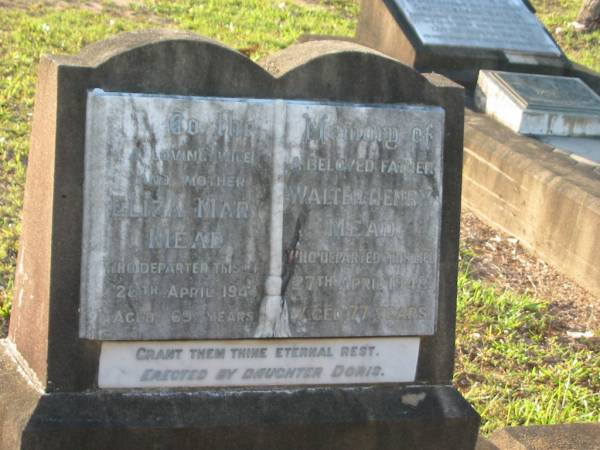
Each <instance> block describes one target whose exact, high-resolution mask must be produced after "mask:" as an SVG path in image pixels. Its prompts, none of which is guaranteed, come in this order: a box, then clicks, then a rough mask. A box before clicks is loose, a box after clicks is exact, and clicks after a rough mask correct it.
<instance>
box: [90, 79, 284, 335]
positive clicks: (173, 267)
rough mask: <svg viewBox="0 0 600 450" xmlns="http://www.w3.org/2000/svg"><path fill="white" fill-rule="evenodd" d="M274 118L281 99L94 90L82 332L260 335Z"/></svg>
mask: <svg viewBox="0 0 600 450" xmlns="http://www.w3.org/2000/svg"><path fill="white" fill-rule="evenodd" d="M273 120H274V110H273V109H272V108H271V102H261V101H253V100H244V99H203V98H194V97H187V98H186V97H167V96H164V97H161V96H150V95H135V94H111V93H104V92H102V91H98V90H96V91H93V92H91V93H90V94H89V96H88V113H87V136H86V165H85V197H84V226H83V256H82V289H81V301H82V308H81V331H80V334H81V336H82V337H87V338H91V339H101V340H104V339H110V340H112V339H177V338H193V337H198V338H238V337H248V336H252V334H253V332H254V328H255V326H256V319H257V311H258V302H259V301H260V298H261V297H262V286H263V283H264V279H265V277H266V272H265V271H266V269H267V262H268V256H269V245H268V244H269V242H268V227H267V226H265V224H267V223H268V217H269V213H270V208H269V202H268V199H269V196H270V189H271V171H272V168H271V151H272V148H273V134H272V130H273V128H274V126H273Z"/></svg>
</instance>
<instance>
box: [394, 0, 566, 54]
mask: <svg viewBox="0 0 600 450" xmlns="http://www.w3.org/2000/svg"><path fill="white" fill-rule="evenodd" d="M394 1H395V2H396V4H397V5H398V7H399V8H400V11H401V12H402V13H403V14H404V16H405V17H406V19H407V20H408V22H409V23H410V24H411V25H412V26H413V28H414V30H415V32H416V33H417V35H418V37H419V39H420V40H421V42H422V43H423V44H425V45H435V46H445V47H468V48H476V49H486V50H496V49H499V50H504V51H505V52H506V53H507V54H508V55H507V56H509V59H511V60H514V59H515V58H518V56H517V55H513V52H516V53H526V54H527V53H531V54H537V55H546V56H560V54H561V52H560V50H559V48H558V47H557V46H556V44H555V43H554V42H553V41H552V39H551V38H550V36H549V35H548V34H547V33H546V31H545V29H544V27H543V25H542V24H541V23H540V21H539V20H538V19H537V17H536V16H535V14H533V13H532V12H531V11H530V10H529V9H527V7H526V6H525V4H524V3H523V1H522V0H452V1H447V0H394ZM520 62H530V61H520Z"/></svg>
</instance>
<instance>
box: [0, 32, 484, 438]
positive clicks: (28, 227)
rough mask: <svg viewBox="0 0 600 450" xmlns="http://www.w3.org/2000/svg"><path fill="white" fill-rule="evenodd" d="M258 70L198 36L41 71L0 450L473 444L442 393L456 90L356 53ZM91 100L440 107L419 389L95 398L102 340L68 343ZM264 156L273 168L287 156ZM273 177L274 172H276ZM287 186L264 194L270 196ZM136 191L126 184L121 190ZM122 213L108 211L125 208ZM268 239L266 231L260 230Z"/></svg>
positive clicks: (313, 49)
mask: <svg viewBox="0 0 600 450" xmlns="http://www.w3.org/2000/svg"><path fill="white" fill-rule="evenodd" d="M266 67H269V72H267V71H266V70H265V69H263V68H262V67H260V66H258V65H256V64H254V63H253V62H251V61H250V60H248V59H247V58H245V57H243V56H242V55H240V54H238V53H236V52H233V51H231V50H229V49H227V48H225V47H223V46H221V45H219V44H217V43H214V42H211V41H208V40H205V39H202V38H199V37H197V36H193V35H189V34H185V33H178V32H157V31H153V32H142V33H133V34H127V35H124V36H121V37H118V38H116V39H114V40H111V41H107V42H103V43H99V44H96V45H94V46H91V47H90V48H88V49H86V50H84V51H83V52H82V53H81V54H80V55H78V56H75V57H62V58H61V57H47V58H45V59H44V60H43V62H42V71H41V73H42V76H41V78H40V83H39V84H40V88H39V89H38V101H37V103H36V110H35V113H34V116H35V118H34V124H36V125H34V130H33V138H32V142H33V145H32V148H31V153H30V167H32V168H33V169H34V170H33V171H30V172H29V173H28V182H27V183H28V184H27V186H28V189H29V190H28V192H27V194H26V202H25V214H24V215H25V217H24V221H25V225H24V233H23V240H22V246H21V253H20V256H19V270H18V276H17V282H16V284H17V293H16V296H15V298H16V299H17V301H16V302H15V305H14V312H13V321H12V322H11V328H10V332H9V340H10V341H11V342H13V343H14V344H15V345H16V350H17V351H18V352H20V354H21V355H22V356H23V359H24V360H25V361H26V362H27V363H28V364H29V365H30V366H31V373H32V376H33V375H34V376H35V377H36V378H37V379H39V383H38V384H36V386H37V388H36V389H34V388H33V387H32V386H31V385H27V384H23V383H21V384H19V383H20V382H22V381H23V379H24V378H25V376H24V374H23V372H22V371H21V370H20V369H18V368H17V367H15V365H14V364H12V365H11V363H10V361H9V362H8V363H7V364H6V365H5V360H2V364H1V365H0V366H1V370H0V375H1V376H0V385H1V386H2V392H8V391H10V392H11V395H10V396H4V395H2V396H0V402H4V401H5V400H4V399H5V398H14V396H13V395H12V393H15V395H20V396H22V398H23V399H24V400H26V401H22V402H19V405H18V406H19V408H17V409H15V410H14V411H13V410H11V409H10V408H6V406H5V405H6V404H5V403H2V404H1V407H0V411H3V412H4V413H3V414H4V415H3V416H2V427H3V429H7V428H6V427H12V428H11V430H12V434H11V435H10V436H9V437H6V438H5V437H4V435H2V437H1V438H0V442H1V444H0V448H3V447H4V448H14V447H15V445H16V446H17V447H21V448H24V449H28V448H45V449H52V448H61V449H65V448H67V449H68V448H74V449H81V448H86V449H90V450H93V449H94V448H102V449H105V448H115V449H118V448H128V449H131V448H168V447H172V446H175V447H177V448H182V449H185V448H202V447H204V448H211V449H218V448H223V449H225V448H226V449H229V450H232V449H242V448H261V449H280V448H299V449H302V448H307V449H308V448H310V449H317V448H324V449H325V448H327V449H336V448H344V449H348V448H360V449H361V450H364V449H375V448H377V449H385V448H399V447H400V448H403V447H404V448H420V449H438V448H440V447H442V446H443V447H445V448H450V449H452V448H456V449H461V448H472V447H473V446H474V444H475V440H476V435H477V427H478V416H477V414H476V413H474V411H473V410H472V409H471V408H470V407H468V405H467V404H466V402H465V401H464V400H463V399H462V397H460V395H459V394H458V393H457V392H456V391H455V390H453V389H452V388H450V387H448V385H449V384H450V382H451V379H452V371H453V355H454V320H455V305H456V274H457V259H458V231H459V226H458V225H459V213H460V183H461V167H462V130H463V128H462V127H463V91H462V89H461V88H460V87H458V86H457V85H455V84H454V83H452V82H450V81H448V80H446V79H444V78H443V77H441V76H439V75H428V76H422V75H420V74H418V73H416V72H415V71H413V70H411V69H409V68H407V67H405V66H403V65H401V64H398V62H397V61H395V60H392V59H390V58H386V57H384V56H382V55H381V54H378V53H376V52H372V51H370V50H369V49H366V48H364V47H360V46H357V45H354V44H351V43H340V42H334V43H325V42H317V43H309V44H304V45H301V46H298V47H293V48H290V49H288V50H286V51H284V52H282V53H281V54H279V55H276V56H275V57H273V58H270V59H269V61H268V62H267V65H266ZM275 73H276V74H277V76H275V75H274V74H275ZM94 89H102V90H104V91H105V92H112V93H121V94H126V95H128V94H134V93H135V94H152V95H169V96H173V95H177V96H211V97H227V98H261V99H278V100H286V101H287V100H306V99H310V101H312V102H318V103H321V102H350V103H368V104H388V105H398V104H406V105H421V107H423V108H425V109H436V108H441V109H443V110H444V111H445V121H444V123H443V132H442V134H443V142H444V147H443V162H444V163H443V166H442V173H441V178H439V179H435V178H431V181H432V182H433V181H435V182H436V183H437V182H439V181H438V180H441V184H442V188H441V191H440V192H441V198H442V201H441V202H442V207H441V222H440V227H439V233H440V236H441V237H440V241H439V279H438V280H436V281H435V282H436V283H437V298H436V300H435V304H436V305H437V316H436V319H435V330H436V331H435V333H434V334H433V335H431V336H423V337H421V338H420V346H419V355H418V366H417V370H416V376H415V383H422V384H424V385H427V386H425V387H406V386H402V385H399V384H397V383H390V384H385V385H380V386H373V385H372V384H371V385H367V386H365V387H364V388H359V387H357V386H350V387H336V388H331V387H330V388H325V387H311V388H299V387H296V388H294V387H286V388H283V389H269V390H258V389H255V390H252V389H246V390H243V391H240V390H232V389H219V390H216V389H212V390H208V389H206V390H184V389H182V390H158V391H156V392H155V395H153V394H152V393H150V392H148V391H126V392H119V391H111V390H101V389H98V385H97V375H98V362H99V355H98V353H99V349H100V342H98V341H94V340H89V339H84V338H81V337H79V324H78V322H79V320H78V319H79V317H78V308H79V307H80V284H81V280H82V278H81V275H80V274H81V261H82V242H83V241H82V228H83V226H84V222H83V219H82V216H83V211H84V209H85V208H84V207H85V206H86V205H85V202H84V198H85V197H84V173H86V172H85V170H84V154H85V151H84V150H85V130H86V113H87V110H86V101H87V95H88V92H90V91H91V90H94ZM276 103H277V104H280V102H276ZM278 117H284V116H283V115H278ZM92 119H93V117H92ZM96 131H97V130H96ZM275 155H276V156H278V158H279V159H280V162H281V158H280V157H281V156H282V155H281V154H278V153H276V154H275ZM431 161H433V159H432V160H431ZM128 164H133V162H132V161H129V163H128ZM275 167H281V166H279V165H277V164H275V163H274V164H273V168H274V169H275ZM48 168H49V169H48ZM109 175H110V174H109ZM274 178H275V179H276V180H278V179H279V178H280V177H278V176H277V175H276V174H274ZM405 181H406V180H403V181H402V182H405ZM259 184H260V183H259ZM282 185H283V183H282V182H277V181H276V182H275V183H273V186H278V189H279V192H280V193H281V192H282V190H281V188H282ZM150 188H152V186H150ZM123 189H124V188H123ZM152 190H153V189H150V191H152ZM136 192H138V191H136V186H133V188H132V189H131V192H128V194H130V193H136ZM136 195H137V194H136ZM157 198H159V196H158V195H157ZM274 198H277V199H278V200H281V202H280V203H277V202H273V201H272V202H271V208H275V207H276V208H280V209H281V212H280V213H281V214H280V215H281V216H284V213H283V196H273V195H272V196H271V199H274ZM120 205H121V206H118V207H117V211H122V203H121V204H120ZM270 217H271V218H272V217H278V216H277V215H276V214H270ZM130 219H132V218H130ZM130 219H127V220H130ZM119 220H120V221H122V219H119ZM38 226H41V227H42V228H41V229H39V228H38ZM85 226H88V225H85ZM124 228H126V227H124ZM276 229H277V227H275V226H269V230H270V232H271V231H273V230H276ZM281 230H283V227H282V228H281ZM281 230H280V231H281ZM124 235H127V233H124ZM270 236H271V238H272V237H273V234H272V233H271V234H270ZM280 240H282V238H280ZM271 241H273V239H271ZM163 242H164V241H163ZM130 244H131V243H129V244H128V245H130ZM270 244H272V242H271V243H270ZM269 247H270V248H269V250H270V255H269V277H267V281H268V282H267V283H266V284H265V294H268V295H265V297H268V298H269V299H272V298H274V299H275V300H278V299H279V297H277V296H276V295H272V292H273V291H277V289H275V288H277V287H278V286H277V282H276V280H275V281H273V278H276V277H275V275H274V274H275V272H276V271H275V270H274V269H281V268H282V267H283V266H284V263H286V262H285V261H283V260H282V259H281V258H280V259H279V260H277V258H273V254H274V252H273V249H274V248H278V247H276V246H275V247H274V246H272V245H269ZM281 248H282V246H281V247H279V249H281ZM86 251H87V250H86ZM280 254H281V252H280ZM104 268H105V267H104ZM102 269H103V267H101V266H99V267H98V270H102ZM279 275H284V272H281V273H280V274H279ZM263 300H264V299H263ZM261 308H262V304H261ZM267 309H268V308H267ZM261 312H262V310H261ZM267 312H268V311H267ZM30 319H31V320H30ZM28 373H29V371H28ZM432 385H438V386H432ZM42 392H44V395H42ZM7 423H8V424H10V425H6V424H7ZM13 444H14V445H13Z"/></svg>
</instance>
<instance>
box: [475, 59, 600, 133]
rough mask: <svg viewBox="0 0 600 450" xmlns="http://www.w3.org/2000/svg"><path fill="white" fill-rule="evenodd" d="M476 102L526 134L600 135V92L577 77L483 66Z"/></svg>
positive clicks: (504, 122) (487, 111)
mask: <svg viewBox="0 0 600 450" xmlns="http://www.w3.org/2000/svg"><path fill="white" fill-rule="evenodd" d="M475 103H476V105H477V107H478V108H479V109H480V110H482V111H485V112H486V113H487V114H489V115H491V116H493V117H494V118H496V119H497V120H499V121H500V122H502V123H503V124H505V125H507V126H508V127H510V128H511V129H513V130H514V131H517V132H520V133H523V134H533V135H553V136H600V96H598V95H597V94H596V93H595V92H594V91H593V90H592V89H590V88H589V87H588V86H587V85H586V84H585V83H584V82H583V81H581V80H580V79H578V78H571V77H561V76H550V75H537V74H529V73H511V72H502V71H494V70H482V71H480V73H479V79H478V81H477V88H476V90H475Z"/></svg>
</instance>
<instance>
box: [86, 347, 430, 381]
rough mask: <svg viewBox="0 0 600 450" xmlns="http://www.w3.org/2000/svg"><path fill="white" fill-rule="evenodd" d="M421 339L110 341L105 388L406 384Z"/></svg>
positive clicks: (103, 361)
mask: <svg viewBox="0 0 600 450" xmlns="http://www.w3.org/2000/svg"><path fill="white" fill-rule="evenodd" d="M419 341H420V339H419V338H357V339H302V340H296V339H270V340H243V341H220V342H215V341H213V342H211V341H171V342H156V341H148V342H104V343H103V344H102V353H101V356H100V369H99V375H98V385H99V386H100V387H101V388H161V387H168V388H172V387H196V386H206V387H211V386H213V387H214V386H268V385H311V384H312V385H319V384H372V383H405V382H412V381H414V380H415V373H416V368H417V359H418V356H419Z"/></svg>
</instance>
